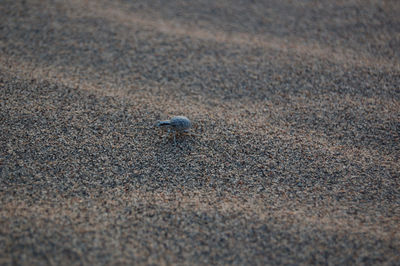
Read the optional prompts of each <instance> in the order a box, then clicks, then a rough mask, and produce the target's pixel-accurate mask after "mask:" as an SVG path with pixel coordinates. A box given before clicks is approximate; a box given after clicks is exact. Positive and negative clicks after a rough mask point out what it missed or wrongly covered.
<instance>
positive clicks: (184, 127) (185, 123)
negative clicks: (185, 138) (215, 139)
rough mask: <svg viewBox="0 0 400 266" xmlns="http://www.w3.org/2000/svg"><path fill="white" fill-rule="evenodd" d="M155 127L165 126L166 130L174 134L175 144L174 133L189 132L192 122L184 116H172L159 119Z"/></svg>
mask: <svg viewBox="0 0 400 266" xmlns="http://www.w3.org/2000/svg"><path fill="white" fill-rule="evenodd" d="M156 126H157V127H165V128H167V130H168V132H169V133H170V132H172V133H173V136H174V144H175V145H176V134H184V133H189V130H190V128H191V127H192V122H191V121H190V120H189V118H187V117H186V116H174V117H172V118H171V119H170V120H164V121H159V122H157V124H156Z"/></svg>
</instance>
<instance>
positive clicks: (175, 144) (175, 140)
mask: <svg viewBox="0 0 400 266" xmlns="http://www.w3.org/2000/svg"><path fill="white" fill-rule="evenodd" d="M174 145H175V146H176V132H175V131H174Z"/></svg>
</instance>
